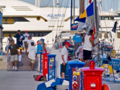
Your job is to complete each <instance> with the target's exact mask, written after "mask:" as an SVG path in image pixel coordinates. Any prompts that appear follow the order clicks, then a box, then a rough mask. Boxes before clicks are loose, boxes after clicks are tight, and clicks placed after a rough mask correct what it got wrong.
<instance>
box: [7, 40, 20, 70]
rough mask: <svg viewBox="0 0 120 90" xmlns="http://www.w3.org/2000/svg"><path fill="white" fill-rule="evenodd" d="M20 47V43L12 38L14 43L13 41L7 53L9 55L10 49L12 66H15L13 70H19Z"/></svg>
mask: <svg viewBox="0 0 120 90" xmlns="http://www.w3.org/2000/svg"><path fill="white" fill-rule="evenodd" d="M18 49H19V47H18V45H17V44H15V43H14V40H12V43H11V45H10V46H9V48H8V51H7V54H6V55H8V52H9V51H10V54H11V62H12V66H13V68H12V69H13V70H17V55H18V54H19V55H20V53H19V50H18ZM14 62H15V63H14Z"/></svg>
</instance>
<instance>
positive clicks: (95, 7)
mask: <svg viewBox="0 0 120 90" xmlns="http://www.w3.org/2000/svg"><path fill="white" fill-rule="evenodd" d="M94 12H95V13H94V14H95V15H94V16H95V26H96V34H97V41H99V27H98V15H97V1H96V0H94ZM97 48H98V58H97V59H98V62H99V61H100V52H99V44H98V45H97ZM99 65H100V62H99Z"/></svg>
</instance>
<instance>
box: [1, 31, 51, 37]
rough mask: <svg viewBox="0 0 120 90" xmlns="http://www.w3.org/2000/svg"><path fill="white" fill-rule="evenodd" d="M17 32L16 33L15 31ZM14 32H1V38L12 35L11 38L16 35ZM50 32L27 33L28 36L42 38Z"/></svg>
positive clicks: (22, 32)
mask: <svg viewBox="0 0 120 90" xmlns="http://www.w3.org/2000/svg"><path fill="white" fill-rule="evenodd" d="M16 32H17V31H16ZM16 32H15V31H11V32H10V31H3V36H4V37H8V36H9V34H11V35H12V37H14V36H15V34H16ZM50 32H51V31H34V32H33V31H28V34H30V35H31V36H32V37H43V36H46V35H47V34H49V33H50ZM24 33H25V32H24V31H21V34H24Z"/></svg>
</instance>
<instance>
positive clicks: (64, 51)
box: [60, 42, 71, 78]
mask: <svg viewBox="0 0 120 90" xmlns="http://www.w3.org/2000/svg"><path fill="white" fill-rule="evenodd" d="M69 46H71V45H70V43H69V42H66V43H65V46H64V47H63V48H62V50H61V56H60V63H61V68H62V78H65V72H66V63H67V59H68V51H67V48H68V47H69Z"/></svg>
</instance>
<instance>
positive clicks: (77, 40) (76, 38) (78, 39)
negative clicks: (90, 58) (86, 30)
mask: <svg viewBox="0 0 120 90" xmlns="http://www.w3.org/2000/svg"><path fill="white" fill-rule="evenodd" d="M73 42H74V45H75V51H76V50H77V49H78V47H79V46H80V45H81V43H82V38H81V36H80V35H79V34H78V33H76V34H75V36H73Z"/></svg>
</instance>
